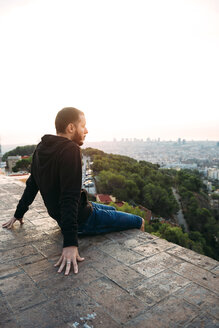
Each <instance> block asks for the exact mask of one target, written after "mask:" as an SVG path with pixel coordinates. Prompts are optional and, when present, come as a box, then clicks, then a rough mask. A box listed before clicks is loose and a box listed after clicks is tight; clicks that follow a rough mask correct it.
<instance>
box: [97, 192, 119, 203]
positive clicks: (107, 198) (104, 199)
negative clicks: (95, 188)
mask: <svg viewBox="0 0 219 328" xmlns="http://www.w3.org/2000/svg"><path fill="white" fill-rule="evenodd" d="M96 201H97V202H100V203H103V204H109V203H111V202H114V203H115V202H116V197H113V196H112V195H107V194H97V195H96Z"/></svg>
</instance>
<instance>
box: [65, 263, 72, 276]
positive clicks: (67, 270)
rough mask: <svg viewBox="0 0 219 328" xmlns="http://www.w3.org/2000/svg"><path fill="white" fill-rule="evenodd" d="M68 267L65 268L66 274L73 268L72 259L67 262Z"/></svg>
mask: <svg viewBox="0 0 219 328" xmlns="http://www.w3.org/2000/svg"><path fill="white" fill-rule="evenodd" d="M66 263H67V264H66V269H65V275H68V274H69V271H70V269H71V262H70V261H67V262H66Z"/></svg>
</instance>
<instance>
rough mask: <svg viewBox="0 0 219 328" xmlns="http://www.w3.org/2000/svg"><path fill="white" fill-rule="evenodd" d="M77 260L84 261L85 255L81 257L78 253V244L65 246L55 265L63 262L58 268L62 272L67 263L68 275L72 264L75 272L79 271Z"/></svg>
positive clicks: (66, 270)
mask: <svg viewBox="0 0 219 328" xmlns="http://www.w3.org/2000/svg"><path fill="white" fill-rule="evenodd" d="M77 261H79V262H81V261H84V257H80V255H79V253H78V247H77V246H69V247H64V248H63V251H62V255H61V257H60V258H59V260H58V262H57V263H56V264H54V266H58V265H60V264H61V265H60V267H59V270H58V273H60V272H62V270H63V268H64V267H65V265H66V269H65V275H68V274H69V272H70V269H71V264H73V270H74V273H78V264H77Z"/></svg>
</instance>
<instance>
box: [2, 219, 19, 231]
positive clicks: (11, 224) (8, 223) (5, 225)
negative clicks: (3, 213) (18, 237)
mask: <svg viewBox="0 0 219 328" xmlns="http://www.w3.org/2000/svg"><path fill="white" fill-rule="evenodd" d="M17 220H18V221H19V222H20V225H22V224H24V221H23V219H16V218H15V217H13V218H12V219H11V220H9V221H8V222H6V223H3V224H2V227H3V228H7V229H11V228H12V227H13V225H14V223H15V221H17Z"/></svg>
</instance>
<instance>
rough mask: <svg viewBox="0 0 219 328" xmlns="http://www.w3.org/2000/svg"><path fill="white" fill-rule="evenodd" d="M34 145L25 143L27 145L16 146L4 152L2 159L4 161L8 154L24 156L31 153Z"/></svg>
mask: <svg viewBox="0 0 219 328" xmlns="http://www.w3.org/2000/svg"><path fill="white" fill-rule="evenodd" d="M35 148H36V145H27V146H18V147H16V148H14V149H12V150H10V151H8V152H7V153H5V154H4V155H3V157H2V161H3V162H4V161H6V160H7V158H8V156H17V155H19V156H25V155H32V154H33V152H34V150H35Z"/></svg>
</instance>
